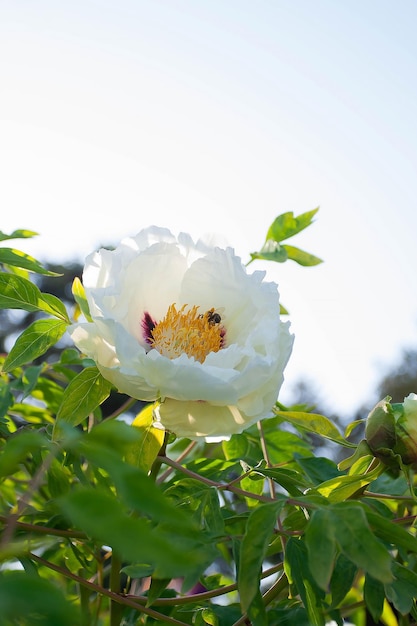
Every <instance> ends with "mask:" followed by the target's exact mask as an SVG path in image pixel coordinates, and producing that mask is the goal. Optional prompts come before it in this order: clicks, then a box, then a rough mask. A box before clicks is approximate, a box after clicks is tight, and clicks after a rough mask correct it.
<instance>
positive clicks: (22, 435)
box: [0, 430, 45, 476]
mask: <svg viewBox="0 0 417 626" xmlns="http://www.w3.org/2000/svg"><path fill="white" fill-rule="evenodd" d="M43 446H45V440H44V438H43V437H42V435H41V434H40V433H38V432H37V431H34V430H20V431H18V432H17V433H15V434H14V435H12V436H11V437H10V438H9V439H8V440H7V442H6V444H5V445H4V447H3V449H2V453H1V454H0V476H10V475H11V474H13V473H14V472H15V471H16V470H17V469H18V467H19V464H20V463H21V462H22V461H23V460H24V459H25V458H26V457H27V456H28V454H30V453H32V452H35V451H36V450H39V449H40V448H41V447H43Z"/></svg>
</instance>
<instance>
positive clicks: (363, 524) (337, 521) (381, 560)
mask: <svg viewBox="0 0 417 626" xmlns="http://www.w3.org/2000/svg"><path fill="white" fill-rule="evenodd" d="M327 520H328V526H327V527H326V528H323V532H324V533H330V532H332V533H334V537H335V539H336V542H337V544H338V546H339V548H340V549H341V550H342V552H343V553H344V554H345V556H347V558H348V559H350V560H351V561H353V563H355V565H357V566H358V567H359V568H362V569H363V570H364V571H365V572H367V573H369V574H370V575H371V576H373V578H376V579H377V580H379V581H381V582H383V583H388V582H390V581H392V578H393V577H392V573H391V564H392V559H391V556H390V554H389V552H388V550H387V549H386V548H385V546H384V545H383V544H382V543H381V542H380V541H379V540H378V539H377V538H376V537H375V535H374V534H373V533H372V531H371V529H370V528H369V524H368V520H367V518H366V515H365V512H364V510H363V507H362V506H361V505H360V504H359V503H354V502H343V503H337V504H334V505H332V507H331V514H330V515H329V517H328V518H327Z"/></svg>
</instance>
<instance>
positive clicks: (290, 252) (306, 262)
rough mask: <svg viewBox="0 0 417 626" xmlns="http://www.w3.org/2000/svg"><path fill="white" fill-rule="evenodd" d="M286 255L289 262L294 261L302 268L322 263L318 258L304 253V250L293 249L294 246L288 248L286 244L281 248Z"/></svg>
mask: <svg viewBox="0 0 417 626" xmlns="http://www.w3.org/2000/svg"><path fill="white" fill-rule="evenodd" d="M282 247H283V248H284V249H285V251H286V253H287V257H288V259H290V260H291V261H295V262H296V263H298V264H299V265H303V266H304V267H312V266H313V265H319V264H320V263H323V260H322V259H319V257H318V256H314V254H310V253H309V252H305V251H304V250H300V248H295V247H294V246H288V245H287V244H285V245H283V246H282Z"/></svg>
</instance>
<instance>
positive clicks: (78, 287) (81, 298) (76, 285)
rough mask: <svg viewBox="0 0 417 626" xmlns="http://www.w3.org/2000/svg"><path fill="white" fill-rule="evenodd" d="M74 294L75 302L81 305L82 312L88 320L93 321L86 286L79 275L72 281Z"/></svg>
mask: <svg viewBox="0 0 417 626" xmlns="http://www.w3.org/2000/svg"><path fill="white" fill-rule="evenodd" d="M72 295H73V296H74V300H75V302H76V303H77V304H78V306H79V307H80V311H81V313H82V314H83V315H84V317H85V318H86V320H87V321H89V322H91V321H92V317H91V315H90V307H89V306H88V301H87V297H86V295H85V290H84V286H83V284H82V282H81V281H80V279H79V278H78V276H77V277H76V278H74V281H73V283H72Z"/></svg>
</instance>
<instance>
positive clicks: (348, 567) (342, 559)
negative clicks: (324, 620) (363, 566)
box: [330, 554, 358, 607]
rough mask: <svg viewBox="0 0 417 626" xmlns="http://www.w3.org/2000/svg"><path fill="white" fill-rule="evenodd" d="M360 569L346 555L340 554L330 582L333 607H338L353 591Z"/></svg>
mask: <svg viewBox="0 0 417 626" xmlns="http://www.w3.org/2000/svg"><path fill="white" fill-rule="evenodd" d="M357 571H358V568H357V567H356V565H355V564H354V563H352V561H350V560H349V559H348V558H347V557H346V556H345V555H344V554H339V557H338V558H337V560H336V563H335V567H334V570H333V575H332V578H331V581H330V592H331V594H332V606H333V607H336V606H338V605H339V604H340V603H341V602H342V600H343V599H344V598H345V596H346V595H347V594H348V593H349V591H350V590H351V587H352V585H353V581H354V580H355V577H356V574H357Z"/></svg>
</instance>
